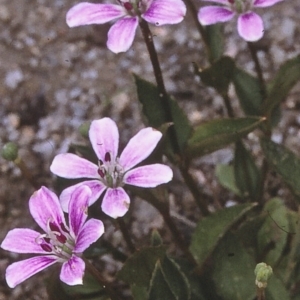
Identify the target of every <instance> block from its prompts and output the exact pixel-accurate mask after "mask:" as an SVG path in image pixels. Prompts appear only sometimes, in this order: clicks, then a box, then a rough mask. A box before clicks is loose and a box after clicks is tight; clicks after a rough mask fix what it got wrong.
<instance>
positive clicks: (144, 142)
mask: <svg viewBox="0 0 300 300" xmlns="http://www.w3.org/2000/svg"><path fill="white" fill-rule="evenodd" d="M161 137H162V133H161V132H160V131H158V130H156V129H154V128H152V127H148V128H144V129H142V130H140V131H139V132H138V133H137V134H136V135H135V136H134V137H133V138H131V140H130V141H129V142H128V144H127V146H126V147H125V149H124V150H123V152H122V154H121V156H120V164H121V166H122V167H123V168H124V171H127V170H129V169H131V168H132V167H134V166H135V165H137V164H138V163H140V162H141V161H143V160H144V159H145V158H147V157H148V156H149V155H150V154H151V153H152V151H153V150H154V148H155V147H156V145H157V143H158V142H159V140H160V139H161Z"/></svg>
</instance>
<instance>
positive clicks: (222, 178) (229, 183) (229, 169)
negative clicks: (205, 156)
mask: <svg viewBox="0 0 300 300" xmlns="http://www.w3.org/2000/svg"><path fill="white" fill-rule="evenodd" d="M216 176H217V178H218V180H219V182H220V184H221V185H222V186H223V187H224V188H226V189H229V190H230V191H231V192H233V193H234V194H236V195H238V196H242V192H241V191H240V190H239V188H238V187H237V185H236V182H235V176H234V169H233V166H231V165H224V164H219V165H217V166H216Z"/></svg>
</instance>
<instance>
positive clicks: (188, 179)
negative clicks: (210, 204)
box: [180, 166, 210, 216]
mask: <svg viewBox="0 0 300 300" xmlns="http://www.w3.org/2000/svg"><path fill="white" fill-rule="evenodd" d="M180 171H181V175H182V177H183V178H184V181H185V183H186V185H187V186H188V188H189V190H190V191H191V193H192V195H193V197H194V199H195V201H196V203H197V205H198V207H199V209H200V211H201V213H202V214H203V216H207V215H209V214H210V212H209V210H208V208H207V203H205V201H204V199H203V195H202V194H201V193H200V191H199V189H198V186H197V183H196V182H195V180H194V178H193V177H192V176H191V174H190V173H189V172H188V170H187V169H186V167H185V166H182V167H180Z"/></svg>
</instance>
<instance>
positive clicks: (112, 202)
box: [101, 187, 130, 219]
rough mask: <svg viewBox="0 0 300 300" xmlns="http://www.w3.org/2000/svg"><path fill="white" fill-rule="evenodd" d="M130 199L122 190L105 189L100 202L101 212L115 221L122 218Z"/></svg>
mask: <svg viewBox="0 0 300 300" xmlns="http://www.w3.org/2000/svg"><path fill="white" fill-rule="evenodd" d="M129 204H130V199H129V196H128V195H127V193H126V192H125V191H124V189H123V188H121V187H119V188H115V189H111V188H109V189H107V192H106V194H105V195H104V198H103V201H102V206H101V208H102V211H103V212H104V213H106V214H107V215H109V216H110V217H112V218H114V219H116V218H118V217H123V216H124V215H125V214H126V212H127V211H128V208H129Z"/></svg>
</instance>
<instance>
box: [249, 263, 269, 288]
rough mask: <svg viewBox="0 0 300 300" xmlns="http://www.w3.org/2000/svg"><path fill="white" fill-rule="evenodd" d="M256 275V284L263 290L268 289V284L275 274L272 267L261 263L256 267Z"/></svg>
mask: <svg viewBox="0 0 300 300" xmlns="http://www.w3.org/2000/svg"><path fill="white" fill-rule="evenodd" d="M254 274H255V276H256V279H255V284H256V285H257V286H258V287H259V288H260V289H261V288H266V287H267V284H268V279H269V278H270V276H271V275H272V274H273V270H272V267H270V266H268V265H267V264H266V263H259V264H257V265H256V267H255V270H254Z"/></svg>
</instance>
